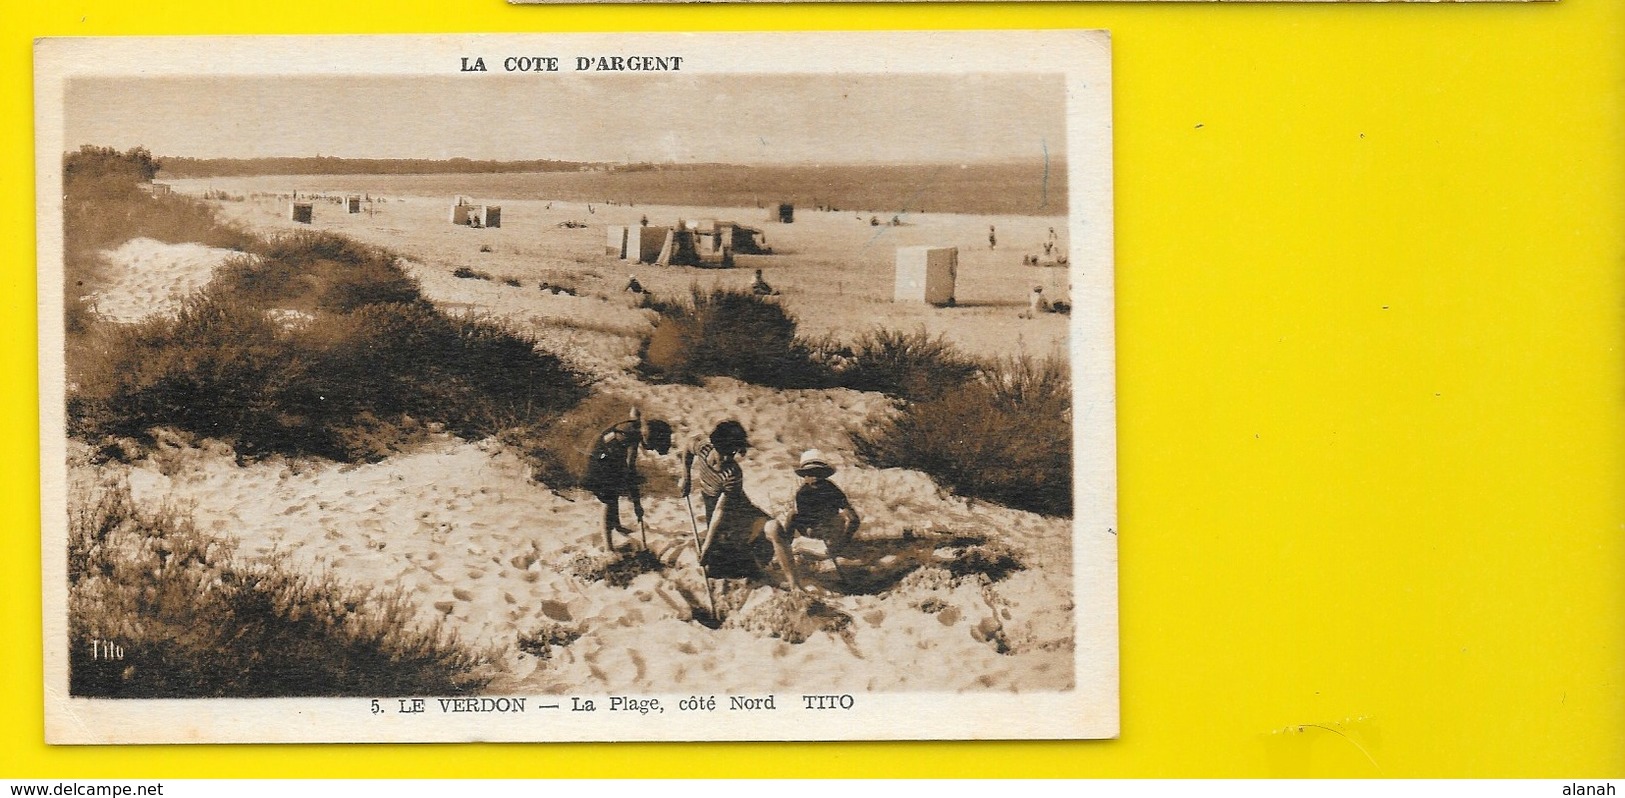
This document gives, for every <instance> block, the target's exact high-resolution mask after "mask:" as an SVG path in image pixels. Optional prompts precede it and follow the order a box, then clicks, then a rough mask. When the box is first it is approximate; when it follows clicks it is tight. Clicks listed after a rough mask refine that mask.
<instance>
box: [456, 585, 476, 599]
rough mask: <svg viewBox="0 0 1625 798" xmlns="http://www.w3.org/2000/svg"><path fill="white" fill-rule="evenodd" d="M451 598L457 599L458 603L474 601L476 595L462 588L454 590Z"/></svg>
mask: <svg viewBox="0 0 1625 798" xmlns="http://www.w3.org/2000/svg"><path fill="white" fill-rule="evenodd" d="M451 597H452V598H454V599H457V600H458V601H473V600H474V594H473V593H472V592H471V591H467V590H464V589H462V588H454V589H453V590H452V591H451Z"/></svg>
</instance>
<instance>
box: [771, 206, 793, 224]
mask: <svg viewBox="0 0 1625 798" xmlns="http://www.w3.org/2000/svg"><path fill="white" fill-rule="evenodd" d="M767 220H768V221H770V222H778V223H780V224H790V223H791V222H794V221H795V220H796V206H794V205H792V204H790V203H788V202H781V203H778V204H777V205H773V206H772V207H771V210H770V212H769V213H768V215H767Z"/></svg>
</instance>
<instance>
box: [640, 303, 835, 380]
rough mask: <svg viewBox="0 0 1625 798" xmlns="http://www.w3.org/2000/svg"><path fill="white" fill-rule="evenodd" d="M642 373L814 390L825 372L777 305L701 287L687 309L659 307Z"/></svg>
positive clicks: (790, 318) (646, 344)
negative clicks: (658, 317) (725, 378)
mask: <svg viewBox="0 0 1625 798" xmlns="http://www.w3.org/2000/svg"><path fill="white" fill-rule="evenodd" d="M658 312H659V314H660V320H659V321H658V322H657V323H656V324H655V329H654V332H653V334H651V335H650V337H649V338H648V339H646V340H645V341H644V344H643V347H642V351H641V355H642V362H641V364H640V366H641V370H642V371H643V373H644V374H646V375H648V376H650V377H654V378H658V379H664V380H669V381H672V382H689V383H693V382H697V381H698V380H699V379H700V378H701V377H708V376H718V377H733V378H736V379H740V380H744V381H745V382H751V383H756V384H758V385H767V386H771V387H777V388H802V387H813V386H815V385H817V384H819V383H821V382H822V381H823V377H822V374H821V370H820V369H818V368H816V367H815V366H814V365H813V363H812V361H811V360H810V359H809V358H808V353H807V350H806V348H805V347H804V346H802V344H801V343H800V342H799V341H797V340H796V321H795V318H794V317H793V316H791V315H790V314H789V313H788V312H787V311H785V309H784V308H783V307H781V306H780V305H779V304H778V303H777V302H774V301H771V300H769V299H766V298H763V297H760V296H757V295H755V294H752V293H750V292H749V291H740V290H730V289H722V288H714V289H712V290H711V291H709V292H706V291H702V290H700V289H699V288H698V287H696V288H693V289H691V290H690V301H689V302H688V303H686V304H681V305H677V304H665V305H661V306H659V308H658Z"/></svg>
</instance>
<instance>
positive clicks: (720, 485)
mask: <svg viewBox="0 0 1625 798" xmlns="http://www.w3.org/2000/svg"><path fill="white" fill-rule="evenodd" d="M749 447H750V443H749V441H747V440H746V436H745V427H744V425H743V424H740V423H739V422H738V421H733V420H728V421H724V422H722V423H720V424H718V425H717V426H716V428H715V429H713V430H711V433H710V435H707V436H702V437H699V438H696V439H695V440H694V441H693V442H692V443H690V444H689V445H688V447H687V448H686V449H684V450H683V476H682V478H681V479H680V480H678V482H677V491H678V492H679V493H681V494H683V495H684V496H687V495H688V492H689V489H690V486H691V485H693V484H694V483H695V482H698V487H699V489H700V500H701V502H702V504H703V505H704V506H705V517H706V518H707V519H708V521H709V523H708V524H707V528H706V532H705V538H704V540H702V541H701V542H700V562H701V563H702V564H703V565H704V566H705V569H706V572H707V574H708V576H709V578H712V579H749V578H757V577H760V576H761V575H762V573H763V571H764V570H765V568H764V566H766V564H767V562H768V561H769V560H770V559H777V560H778V562H779V567H781V568H783V569H784V570H785V573H786V574H787V578H788V579H789V582H790V589H791V590H796V589H798V586H797V584H796V577H795V570H794V566H793V564H792V561H791V559H790V547H789V540H788V539H787V538H786V537H785V536H784V535H782V534H781V533H780V532H779V530H778V528H777V526H776V525H775V524H774V523H773V521H772V520H771V519H769V518H768V515H767V513H764V512H762V509H761V508H760V507H757V506H756V504H755V503H754V502H752V501H751V500H750V497H749V496H747V495H745V475H744V472H743V471H742V470H741V469H740V467H739V462H738V458H739V457H740V456H741V455H743V454H744V453H745V451H746V450H747V449H748V448H749Z"/></svg>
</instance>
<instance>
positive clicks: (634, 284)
mask: <svg viewBox="0 0 1625 798" xmlns="http://www.w3.org/2000/svg"><path fill="white" fill-rule="evenodd" d="M626 290H627V291H631V292H632V293H634V294H646V293H648V292H647V291H645V290H643V283H640V282H638V276H637V275H635V274H634V275H631V276H629V277H627V278H626Z"/></svg>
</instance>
